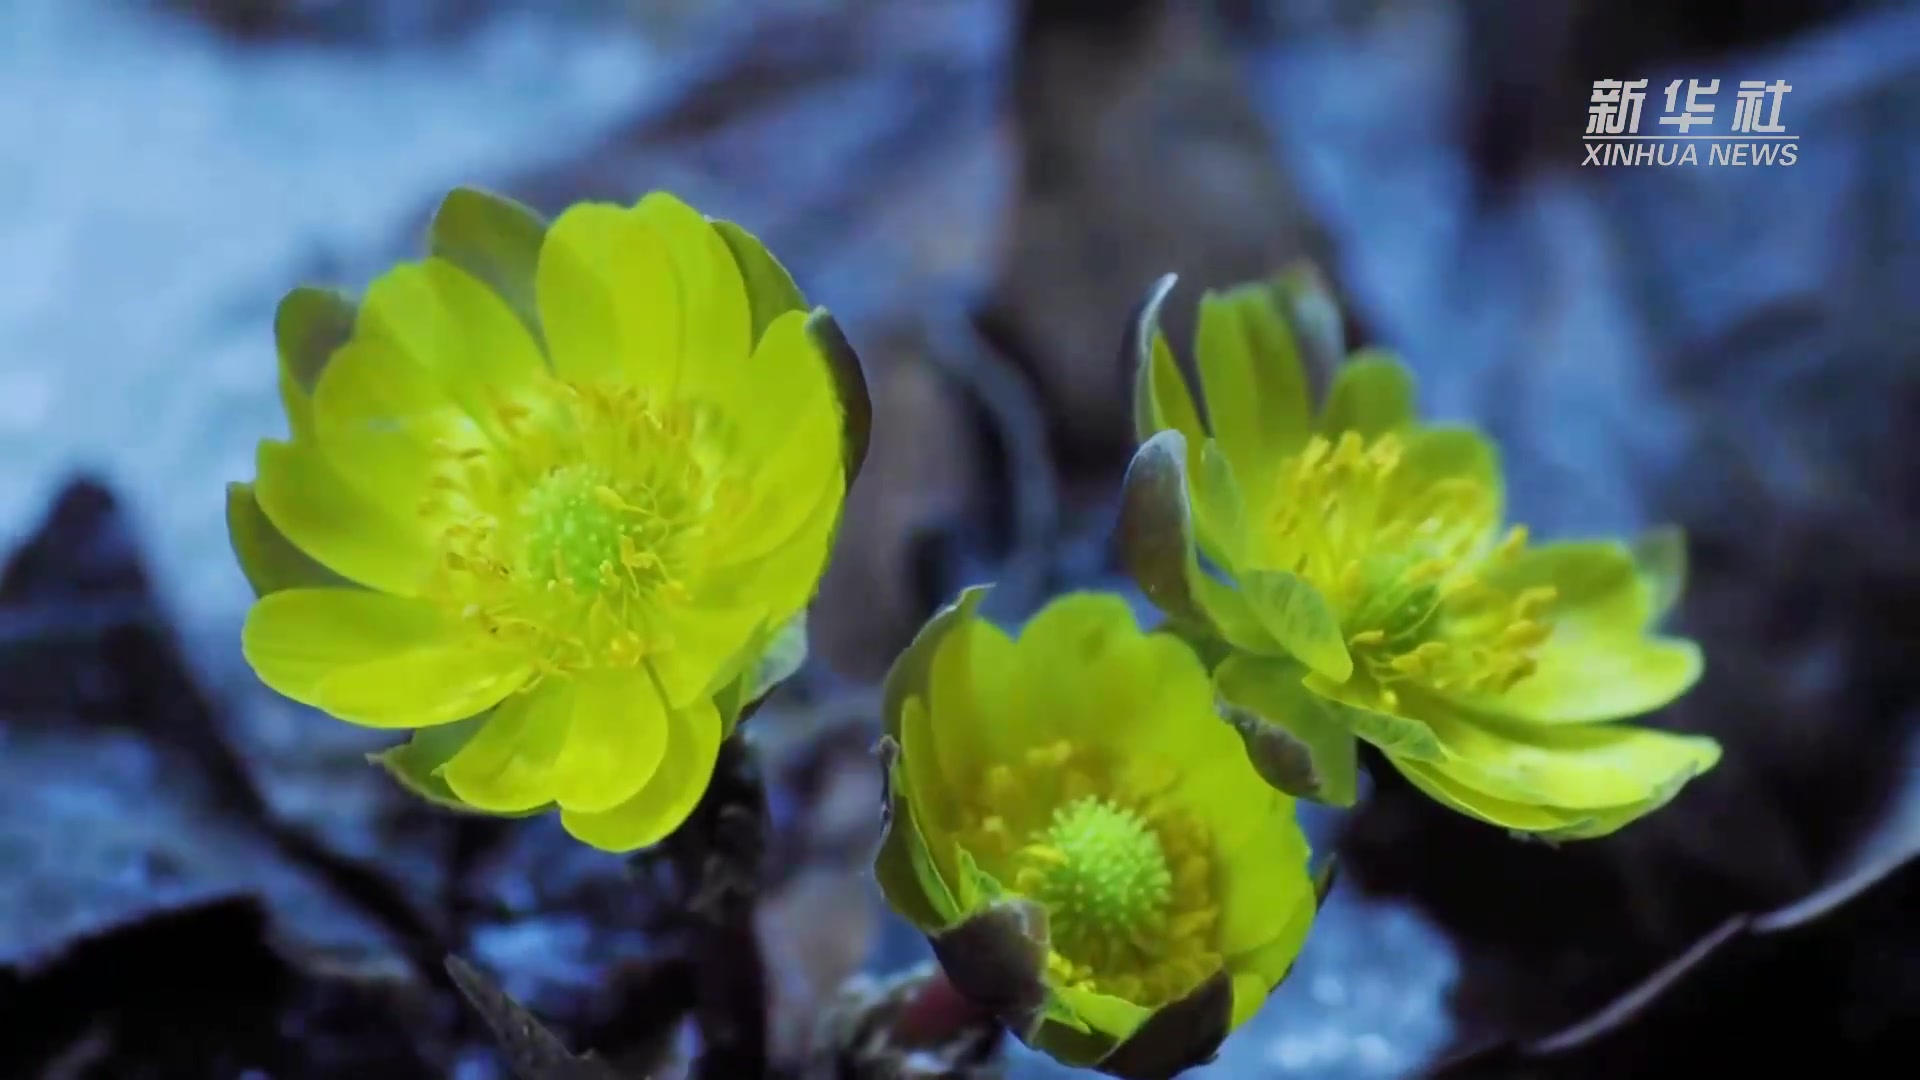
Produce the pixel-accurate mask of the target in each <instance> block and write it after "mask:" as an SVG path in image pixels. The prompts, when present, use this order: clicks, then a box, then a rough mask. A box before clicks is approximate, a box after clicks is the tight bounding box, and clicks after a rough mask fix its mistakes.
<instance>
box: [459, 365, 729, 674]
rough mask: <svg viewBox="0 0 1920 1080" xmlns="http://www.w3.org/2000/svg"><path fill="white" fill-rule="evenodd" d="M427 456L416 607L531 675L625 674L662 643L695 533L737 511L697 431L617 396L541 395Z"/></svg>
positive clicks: (619, 389) (677, 415) (652, 405)
mask: <svg viewBox="0 0 1920 1080" xmlns="http://www.w3.org/2000/svg"><path fill="white" fill-rule="evenodd" d="M543 389H544V393H542V394H540V395H539V396H538V397H537V398H533V399H529V400H528V401H525V402H520V403H513V404H507V405H503V406H501V407H499V408H498V409H496V410H495V412H494V414H493V415H492V416H490V417H488V418H487V419H488V423H487V424H486V425H484V428H483V432H482V433H481V434H479V435H476V436H475V437H472V438H470V439H469V440H468V441H467V443H466V445H463V446H458V447H456V446H453V445H441V446H439V447H438V451H439V456H438V467H437V468H436V470H435V472H434V474H433V475H432V476H431V477H430V478H429V481H428V483H429V486H430V489H431V491H430V493H429V495H428V497H427V498H426V499H425V500H423V502H422V504H421V512H422V513H423V514H424V515H426V516H427V517H428V518H429V519H430V520H432V521H433V522H434V523H435V524H436V525H437V526H438V527H439V528H440V530H441V549H442V558H441V565H440V567H439V569H438V571H437V572H436V575H435V577H434V580H433V581H432V582H430V584H429V595H431V596H434V597H436V598H438V599H439V600H440V601H441V602H442V603H444V604H446V605H448V606H449V607H451V608H452V609H453V610H456V611H458V612H460V613H461V615H462V616H463V617H465V618H468V619H472V620H475V621H476V622H478V623H479V624H480V625H481V626H482V627H484V628H485V629H486V631H487V632H488V633H490V634H492V635H494V636H495V637H497V638H500V639H503V640H507V641H510V642H513V643H515V644H518V645H521V646H523V647H525V648H526V649H527V650H528V652H529V653H530V654H531V655H532V656H533V658H534V661H535V664H536V666H537V667H538V668H539V670H540V671H541V672H542V673H543V674H554V673H563V672H567V671H576V670H582V669H590V668H600V667H623V666H632V665H634V664H637V663H639V662H641V661H642V660H644V659H645V658H646V657H647V656H648V655H650V654H652V653H653V652H655V651H657V650H658V649H661V648H664V647H666V646H668V645H669V644H670V642H668V641H666V640H665V639H664V636H663V635H664V631H665V626H666V625H667V620H666V619H664V618H663V614H664V613H666V612H668V610H669V609H671V608H672V607H673V606H675V605H677V604H680V603H684V602H685V601H686V600H687V599H688V582H689V580H690V579H691V577H692V576H693V574H694V572H695V570H696V569H697V556H698V552H699V542H700V539H701V534H702V532H703V529H704V526H705V523H706V522H707V521H708V520H710V519H711V518H712V517H713V515H715V514H716V513H724V512H725V511H726V508H727V507H728V506H729V505H732V501H733V500H735V499H737V497H738V494H739V486H738V484H737V482H735V481H734V480H733V479H732V478H730V477H728V476H726V475H723V474H722V473H721V471H720V470H719V469H718V468H717V465H718V464H719V463H718V461H717V460H716V459H715V457H714V455H713V453H712V452H711V444H712V443H713V442H714V441H715V440H714V438H713V436H712V433H711V432H708V431H705V430H703V426H702V419H703V418H702V416H701V415H700V414H699V413H698V412H697V411H696V410H694V409H693V408H691V407H689V406H685V405H663V404H659V403H656V402H654V401H653V400H652V399H650V398H649V397H648V396H647V395H646V394H645V393H644V392H643V391H641V390H638V389H636V388H634V387H629V386H595V385H575V384H570V383H560V382H553V383H551V384H549V385H547V386H546V387H545V388H543Z"/></svg>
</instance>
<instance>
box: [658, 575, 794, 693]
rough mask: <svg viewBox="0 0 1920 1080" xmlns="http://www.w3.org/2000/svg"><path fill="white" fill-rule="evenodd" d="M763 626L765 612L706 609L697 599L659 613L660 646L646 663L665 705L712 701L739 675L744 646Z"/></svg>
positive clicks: (709, 606)
mask: <svg viewBox="0 0 1920 1080" xmlns="http://www.w3.org/2000/svg"><path fill="white" fill-rule="evenodd" d="M767 621H768V620H767V611H766V609H765V607H763V606H760V605H752V606H745V605H742V606H721V605H714V604H706V603H702V602H701V598H699V597H695V598H694V600H693V601H692V602H689V603H687V604H684V605H679V606H674V607H668V608H663V609H662V610H661V612H660V613H659V621H658V624H657V625H658V628H659V633H660V634H661V635H662V637H663V639H664V640H663V641H662V643H661V648H660V651H658V652H655V653H653V654H650V655H649V656H648V657H647V663H648V665H649V666H651V667H652V668H653V673H654V675H655V676H656V677H657V678H659V680H660V686H661V689H662V690H663V691H664V692H665V693H666V696H667V703H668V705H669V706H670V707H673V708H685V707H688V706H689V705H690V704H692V703H693V702H695V701H697V700H701V699H706V698H711V697H712V696H713V694H714V692H715V691H717V690H719V689H720V688H721V687H722V686H725V685H726V684H727V682H728V681H729V680H731V679H732V678H733V677H734V676H735V675H738V674H739V673H740V668H741V667H742V666H743V665H744V664H745V663H746V661H747V659H748V657H747V656H746V655H745V651H746V648H747V646H748V645H749V644H751V643H752V642H753V639H754V635H755V634H756V633H757V632H758V631H759V629H760V628H761V627H762V626H764V625H766V624H767Z"/></svg>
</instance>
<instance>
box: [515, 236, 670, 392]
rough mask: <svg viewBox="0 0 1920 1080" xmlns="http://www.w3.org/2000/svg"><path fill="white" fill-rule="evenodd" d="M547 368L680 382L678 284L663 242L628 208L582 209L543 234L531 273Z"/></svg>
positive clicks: (654, 383) (580, 377)
mask: <svg viewBox="0 0 1920 1080" xmlns="http://www.w3.org/2000/svg"><path fill="white" fill-rule="evenodd" d="M534 290H535V293H536V296H537V298H538V300H539V305H540V325H541V329H542V330H544V331H545V332H546V336H547V350H548V352H549V354H550V355H551V356H552V358H553V369H554V371H555V373H557V374H558V375H559V376H560V377H561V378H563V379H566V380H569V381H572V382H611V381H622V380H624V381H631V382H634V383H636V384H638V385H642V386H651V387H658V388H661V389H666V388H670V387H671V386H673V385H674V383H675V382H677V381H678V379H679V357H680V342H681V305H680V282H679V278H678V275H677V274H676V273H675V272H674V267H673V260H672V256H671V255H670V254H669V253H668V251H667V245H666V242H665V241H664V240H663V239H662V238H661V237H660V235H659V234H658V233H656V232H655V231H654V230H652V229H650V228H647V227H646V226H644V225H643V224H641V222H640V220H639V219H638V218H637V217H636V216H635V215H634V213H633V212H632V211H630V210H624V209H622V208H620V207H618V206H614V205H611V204H608V203H581V204H578V205H576V206H574V207H572V208H571V209H569V210H567V211H566V212H565V213H563V214H561V215H560V217H559V219H558V220H556V221H555V222H554V223H553V227H552V228H550V229H548V230H547V239H546V243H545V244H543V245H542V246H541V248H540V265H539V266H538V268H537V269H536V270H535V273H534Z"/></svg>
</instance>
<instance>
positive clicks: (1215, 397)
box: [1195, 282, 1310, 491]
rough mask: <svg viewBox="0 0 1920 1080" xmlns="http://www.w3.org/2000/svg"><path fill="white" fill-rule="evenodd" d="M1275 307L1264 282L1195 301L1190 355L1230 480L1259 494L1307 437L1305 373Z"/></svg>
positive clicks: (1277, 300)
mask: <svg viewBox="0 0 1920 1080" xmlns="http://www.w3.org/2000/svg"><path fill="white" fill-rule="evenodd" d="M1280 302H1281V297H1280V296H1279V294H1278V293H1277V291H1276V290H1275V288H1274V286H1273V285H1272V284H1270V283H1268V282H1256V283H1253V284H1249V285H1242V286H1240V287H1238V288H1235V289H1232V290H1229V291H1227V292H1209V293H1207V294H1206V295H1205V296H1202V297H1201V299H1200V327H1199V332H1198V335H1197V345H1196V347H1195V352H1196V354H1197V359H1198V361H1199V368H1200V383H1201V388H1202V393H1203V394H1204V395H1205V397H1206V402H1207V419H1208V420H1209V421H1210V422H1211V426H1212V429H1213V437H1214V438H1215V439H1216V440H1218V441H1219V443H1220V448H1221V449H1222V450H1223V451H1224V452H1225V453H1226V455H1227V460H1228V461H1229V462H1231V463H1232V465H1233V469H1234V472H1235V473H1237V474H1238V475H1239V476H1240V477H1241V478H1243V479H1244V480H1245V481H1246V483H1247V484H1248V485H1249V486H1250V487H1251V488H1253V489H1255V490H1260V491H1264V490H1266V489H1268V488H1270V487H1271V486H1272V477H1273V475H1274V472H1275V470H1276V469H1277V468H1278V467H1279V464H1280V461H1281V459H1282V458H1284V457H1286V456H1287V455H1288V454H1291V453H1293V452H1294V451H1295V450H1297V449H1299V447H1300V444H1301V443H1303V442H1305V441H1306V438H1307V434H1308V431H1309V426H1308V425H1309V420H1310V416H1309V408H1308V400H1307V376H1306V369H1305V368H1303V367H1302V366H1301V363H1300V350H1299V347H1298V346H1297V345H1296V344H1295V343H1294V340H1293V332H1292V330H1290V329H1289V328H1288V326H1287V322H1286V318H1285V316H1284V314H1283V313H1282V311H1281V308H1280Z"/></svg>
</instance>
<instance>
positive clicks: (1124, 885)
mask: <svg viewBox="0 0 1920 1080" xmlns="http://www.w3.org/2000/svg"><path fill="white" fill-rule="evenodd" d="M1024 854H1025V856H1026V858H1027V860H1028V861H1029V863H1030V864H1031V865H1032V866H1033V867H1034V868H1035V871H1036V872H1035V873H1034V874H1033V875H1032V888H1031V893H1032V896H1033V898H1034V899H1036V900H1039V901H1040V902H1041V903H1042V904H1045V905H1046V908H1047V912H1048V914H1049V916H1050V917H1051V920H1052V921H1051V925H1052V927H1053V940H1054V946H1055V947H1056V948H1058V949H1060V950H1061V951H1062V952H1065V953H1067V954H1069V955H1073V954H1080V953H1085V952H1087V951H1088V949H1087V947H1088V946H1089V945H1092V944H1094V943H1095V942H1097V941H1099V940H1101V939H1107V938H1114V939H1125V938H1129V937H1132V936H1134V935H1135V934H1137V933H1139V932H1140V931H1142V930H1149V929H1153V928H1154V927H1155V926H1156V924H1158V923H1159V921H1160V920H1161V918H1162V917H1163V916H1164V915H1165V913H1166V908H1167V902H1168V900H1169V899H1171V896H1172V892H1173V871H1172V869H1171V868H1169V867H1168V866H1167V853H1166V852H1165V851H1164V850H1162V849H1161V847H1160V838H1159V837H1158V836H1156V835H1154V833H1153V830H1151V829H1149V828H1148V827H1147V825H1146V823H1145V822H1143V821H1141V820H1140V816H1139V815H1138V814H1135V813H1134V812H1133V811H1131V810H1129V809H1127V808H1125V807H1122V806H1116V805H1115V804H1114V803H1112V802H1110V801H1108V800H1106V799H1102V798H1098V797H1096V796H1088V797H1087V798H1084V799H1079V800H1076V801H1074V802H1071V803H1068V804H1067V805H1065V806H1062V807H1060V808H1059V809H1058V810H1055V811H1054V812H1053V820H1052V822H1051V823H1050V824H1049V825H1048V826H1047V827H1046V828H1045V829H1043V830H1041V832H1040V834H1039V835H1038V837H1036V842H1035V843H1034V844H1033V845H1031V846H1029V847H1028V848H1027V849H1026V851H1025V852H1024Z"/></svg>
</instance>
